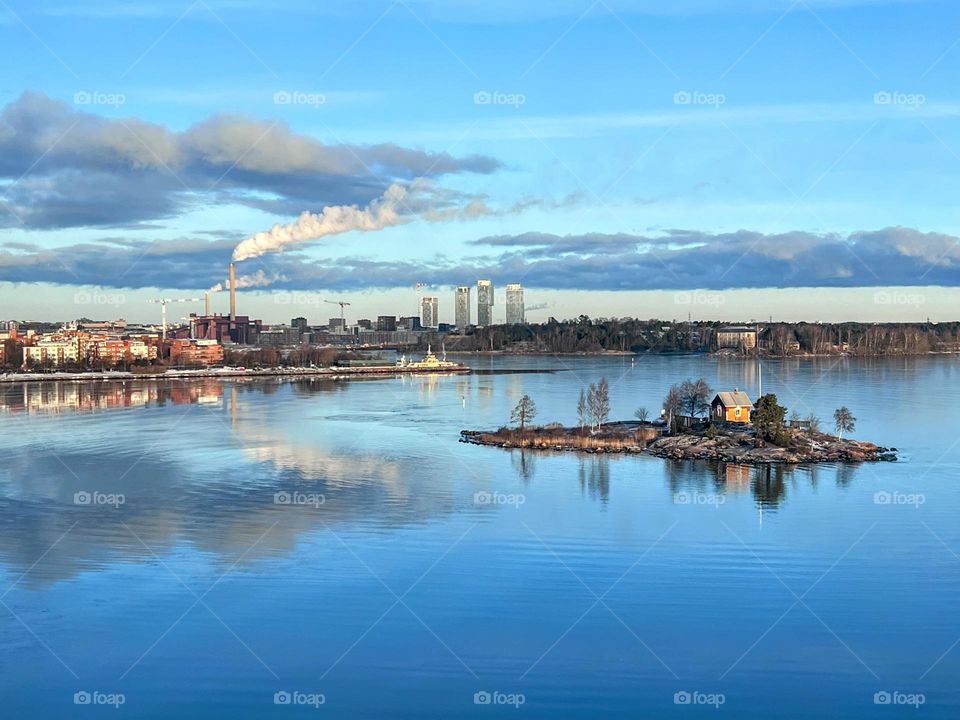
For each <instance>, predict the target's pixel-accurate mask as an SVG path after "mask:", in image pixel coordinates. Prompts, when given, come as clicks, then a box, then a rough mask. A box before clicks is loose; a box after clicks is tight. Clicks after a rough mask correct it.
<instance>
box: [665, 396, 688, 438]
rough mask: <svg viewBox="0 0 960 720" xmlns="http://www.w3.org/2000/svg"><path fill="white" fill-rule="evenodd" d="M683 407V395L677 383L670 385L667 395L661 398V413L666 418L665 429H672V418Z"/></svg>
mask: <svg viewBox="0 0 960 720" xmlns="http://www.w3.org/2000/svg"><path fill="white" fill-rule="evenodd" d="M682 409H683V396H682V395H681V393H680V387H679V386H678V385H671V386H670V389H669V390H668V391H667V397H666V398H664V400H663V414H664V415H665V416H666V418H667V429H668V430H669V431H670V432H672V431H673V420H674V418H675V417H676V416H677V415H679V414H680V412H681V411H682Z"/></svg>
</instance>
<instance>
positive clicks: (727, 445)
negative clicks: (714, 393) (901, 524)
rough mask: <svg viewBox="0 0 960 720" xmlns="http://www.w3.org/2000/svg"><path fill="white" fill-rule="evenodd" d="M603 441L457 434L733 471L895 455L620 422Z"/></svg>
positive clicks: (858, 444)
mask: <svg viewBox="0 0 960 720" xmlns="http://www.w3.org/2000/svg"><path fill="white" fill-rule="evenodd" d="M604 427H605V429H607V432H604V433H603V434H602V435H596V436H595V435H585V434H584V433H583V431H582V430H579V431H578V429H577V428H556V427H554V428H550V429H545V428H535V429H531V430H528V431H525V432H524V433H519V432H518V431H516V430H511V429H505V428H501V429H499V430H493V431H483V430H461V431H460V442H462V443H468V444H471V445H483V446H487V447H499V448H503V449H507V450H514V449H520V450H523V449H530V450H542V451H553V452H583V453H588V454H617V455H650V456H652V457H659V458H662V459H665V460H708V461H717V462H726V463H733V464H737V465H755V466H769V465H817V464H821V463H845V464H854V463H862V462H895V461H896V460H897V452H898V451H897V449H896V448H887V447H882V446H880V445H876V444H874V443H871V442H866V441H863V440H853V439H850V438H847V439H841V438H838V437H836V436H833V435H828V434H826V433H821V432H817V431H812V430H811V431H798V432H797V433H796V434H794V435H793V439H794V440H795V441H796V442H795V443H791V445H790V446H788V447H782V446H777V445H773V444H772V443H771V444H768V443H764V444H763V445H762V446H760V447H757V446H755V445H754V443H753V435H752V434H751V433H748V432H746V431H744V430H731V429H724V430H723V431H721V432H720V433H719V434H717V435H715V436H714V437H709V436H707V435H706V434H700V433H697V432H690V431H687V432H681V433H677V434H675V435H666V434H663V430H664V428H662V427H660V426H656V425H654V424H646V425H640V424H639V423H633V422H624V423H610V424H609V425H605V426H604Z"/></svg>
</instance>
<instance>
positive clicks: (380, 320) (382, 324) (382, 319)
mask: <svg viewBox="0 0 960 720" xmlns="http://www.w3.org/2000/svg"><path fill="white" fill-rule="evenodd" d="M377 330H378V331H379V332H396V330H397V316H396V315H378V316H377Z"/></svg>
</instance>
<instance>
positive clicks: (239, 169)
mask: <svg viewBox="0 0 960 720" xmlns="http://www.w3.org/2000/svg"><path fill="white" fill-rule="evenodd" d="M499 167H500V163H499V162H498V161H497V160H495V159H494V158H491V157H487V156H484V155H470V156H466V157H455V156H453V155H450V154H449V153H445V152H441V153H436V152H428V151H425V150H419V149H412V148H405V147H401V146H399V145H394V144H390V143H382V144H377V145H344V144H341V145H328V144H325V143H323V142H321V141H320V140H317V139H316V138H313V137H309V136H306V135H301V134H297V133H295V132H293V131H292V130H291V129H290V128H289V127H288V126H287V125H286V124H284V123H282V122H277V121H266V120H260V119H255V118H250V117H246V116H240V115H225V114H218V115H214V116H212V117H210V118H207V119H206V120H203V121H201V122H199V123H196V124H195V125H192V126H190V127H189V128H187V129H186V130H183V131H175V130H171V129H170V128H167V127H165V126H163V125H160V124H157V123H151V122H147V121H144V120H140V119H137V118H121V119H108V118H104V117H101V116H99V115H96V114H93V113H89V112H81V111H78V110H76V109H75V108H73V107H72V106H70V105H68V104H67V103H64V102H61V101H59V100H54V99H51V98H49V97H48V96H46V95H44V94H43V93H35V92H31V93H25V94H23V95H21V96H20V97H19V98H17V99H16V100H14V101H12V102H11V103H9V104H8V105H7V106H6V107H4V108H3V110H2V112H0V199H2V200H3V206H2V208H3V210H6V211H8V212H3V213H0V227H4V226H6V227H25V228H30V229H53V228H70V227H86V226H120V225H126V224H133V223H141V222H147V221H156V220H162V219H165V218H170V217H175V216H176V215H178V214H180V213H182V212H184V211H187V210H189V209H190V208H192V207H195V206H198V205H200V204H211V203H216V204H224V205H228V204H242V205H249V206H251V207H258V208H261V209H264V210H267V211H271V212H283V213H286V214H296V213H299V212H301V211H303V210H304V209H305V208H321V207H324V206H327V205H341V204H346V205H349V204H357V203H359V204H366V203H368V202H369V201H370V200H372V199H373V198H375V197H377V196H378V195H380V194H381V193H382V192H383V191H384V190H385V189H386V187H387V186H389V185H390V184H391V183H394V182H404V181H410V180H413V179H414V178H420V177H424V178H438V177H441V176H444V175H449V174H454V173H483V174H486V173H492V172H494V171H495V170H497V169H498V168H499Z"/></svg>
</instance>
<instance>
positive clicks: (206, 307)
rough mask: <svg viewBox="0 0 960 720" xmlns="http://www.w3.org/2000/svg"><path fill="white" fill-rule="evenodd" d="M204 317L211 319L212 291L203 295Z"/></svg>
mask: <svg viewBox="0 0 960 720" xmlns="http://www.w3.org/2000/svg"><path fill="white" fill-rule="evenodd" d="M203 316H204V317H210V291H209V290H208V291H207V292H205V293H204V294H203Z"/></svg>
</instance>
